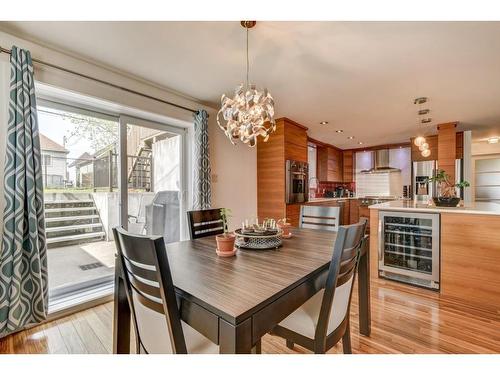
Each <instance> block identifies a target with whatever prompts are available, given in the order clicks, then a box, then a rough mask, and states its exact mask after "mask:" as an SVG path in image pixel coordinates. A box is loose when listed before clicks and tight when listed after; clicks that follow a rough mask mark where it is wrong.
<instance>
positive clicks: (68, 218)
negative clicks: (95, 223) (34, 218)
mask: <svg viewBox="0 0 500 375" xmlns="http://www.w3.org/2000/svg"><path fill="white" fill-rule="evenodd" d="M90 219H99V215H84V216H58V217H46V218H45V222H46V223H52V222H54V221H76V220H90Z"/></svg>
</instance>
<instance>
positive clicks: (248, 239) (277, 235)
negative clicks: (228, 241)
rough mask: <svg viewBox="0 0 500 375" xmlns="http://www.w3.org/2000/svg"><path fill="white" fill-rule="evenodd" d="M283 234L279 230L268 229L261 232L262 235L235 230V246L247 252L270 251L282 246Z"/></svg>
mask: <svg viewBox="0 0 500 375" xmlns="http://www.w3.org/2000/svg"><path fill="white" fill-rule="evenodd" d="M282 234H283V232H282V231H281V230H276V229H269V230H266V231H262V233H257V232H256V231H255V232H251V233H247V232H243V233H242V230H241V229H236V230H235V231H234V235H235V236H236V242H235V246H236V247H237V248H239V249H248V250H270V249H277V248H279V247H281V246H282V245H283V239H282Z"/></svg>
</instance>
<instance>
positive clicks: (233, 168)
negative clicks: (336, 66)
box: [0, 32, 257, 223]
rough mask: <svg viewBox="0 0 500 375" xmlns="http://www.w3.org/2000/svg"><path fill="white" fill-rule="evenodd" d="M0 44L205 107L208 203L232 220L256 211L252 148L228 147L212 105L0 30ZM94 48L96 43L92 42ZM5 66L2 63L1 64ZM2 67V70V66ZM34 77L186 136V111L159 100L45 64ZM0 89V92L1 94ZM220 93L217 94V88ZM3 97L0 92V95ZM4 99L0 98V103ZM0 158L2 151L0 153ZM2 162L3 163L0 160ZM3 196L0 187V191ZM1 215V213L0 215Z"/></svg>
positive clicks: (1, 132) (0, 131)
mask: <svg viewBox="0 0 500 375" xmlns="http://www.w3.org/2000/svg"><path fill="white" fill-rule="evenodd" d="M0 45H1V46H2V47H4V48H9V47H11V46H12V45H17V46H19V47H21V48H27V49H29V50H30V51H31V53H32V56H34V57H36V58H38V59H40V60H43V61H46V62H50V63H53V64H56V65H59V66H63V67H65V68H68V69H71V70H74V71H77V72H80V73H83V74H86V75H89V76H92V77H95V78H99V79H102V80H105V81H108V82H111V83H114V84H117V85H120V86H125V87H127V88H129V89H132V90H136V91H139V92H142V93H145V94H148V95H151V96H154V97H158V98H162V99H164V100H168V101H172V102H175V103H177V104H180V105H183V106H187V107H191V108H200V109H205V110H207V112H208V113H209V116H210V117H209V135H210V152H211V165H212V173H213V177H214V178H213V185H212V194H213V199H212V201H213V206H214V207H229V208H231V209H232V210H233V215H234V218H233V223H238V222H241V220H242V218H244V217H250V216H255V215H256V213H257V189H256V185H257V182H256V181H257V160H256V151H255V149H250V148H248V146H246V145H241V144H239V145H237V146H233V145H232V144H231V143H230V142H229V140H228V139H227V138H226V137H225V135H224V134H223V133H222V132H221V131H220V129H219V128H218V127H217V122H216V113H217V112H216V111H217V109H216V108H212V107H211V106H209V105H206V104H204V103H201V102H199V101H197V100H196V99H195V98H190V97H188V96H185V95H182V94H179V93H175V92H173V91H171V90H169V89H168V88H165V87H161V86H159V85H157V84H155V83H152V82H147V81H144V80H141V79H138V78H136V77H132V76H130V75H126V74H124V73H121V72H118V71H115V70H113V69H112V68H109V67H103V66H100V65H99V64H97V63H94V62H89V61H83V60H80V59H78V58H75V57H73V56H69V55H67V54H64V53H61V52H59V51H54V50H51V49H49V48H46V47H43V46H41V45H38V44H35V43H32V42H29V41H26V40H23V39H21V38H17V37H15V36H13V35H10V34H7V33H4V32H0ZM96 48H98V44H97V45H96ZM0 58H1V61H8V56H7V55H6V54H0ZM7 69H8V66H7ZM7 72H8V70H7ZM35 79H36V80H38V81H40V82H43V83H46V84H48V85H51V86H55V87H60V88H64V89H66V90H70V91H74V92H78V93H81V94H84V95H88V96H91V97H95V98H99V99H101V100H105V101H108V102H110V103H117V107H118V108H119V109H120V110H121V111H123V112H122V113H126V114H130V115H137V113H141V115H142V117H145V118H148V119H151V120H156V121H158V120H160V119H168V120H169V122H170V123H171V124H172V125H178V126H187V125H186V124H189V125H188V129H190V132H189V137H192V125H190V124H192V122H193V119H192V114H191V113H189V112H187V111H184V110H181V109H177V108H175V107H172V106H168V105H165V104H163V103H160V102H157V101H154V100H150V99H147V98H144V97H141V96H137V95H134V94H132V93H127V92H123V91H121V90H118V89H115V88H113V87H109V86H106V85H102V84H99V83H97V82H94V81H91V80H87V79H84V78H79V77H77V76H74V75H71V74H68V73H64V72H61V71H58V70H54V69H51V68H42V67H40V66H39V65H36V66H35ZM3 94H4V93H3ZM217 94H220V93H217ZM2 97H3V96H0V99H1V98H2ZM4 104H5V100H2V103H1V105H2V106H3V105H4ZM5 124H6V121H5V122H2V124H1V129H0V139H1V140H2V141H3V142H4V139H5V137H4V134H5ZM1 155H2V157H3V155H4V152H1ZM1 165H2V166H3V162H2V164H1ZM1 194H2V196H3V188H2V192H1ZM0 216H2V215H0Z"/></svg>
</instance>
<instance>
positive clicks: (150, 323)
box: [113, 228, 187, 353]
mask: <svg viewBox="0 0 500 375" xmlns="http://www.w3.org/2000/svg"><path fill="white" fill-rule="evenodd" d="M113 235H114V238H115V244H116V247H117V250H118V257H119V260H120V263H121V268H122V269H121V272H122V277H123V279H124V280H125V285H126V288H125V289H126V293H127V299H128V303H129V305H130V310H131V312H132V320H133V323H134V329H135V333H136V338H137V345H138V352H145V353H186V352H187V350H186V342H185V339H184V334H183V331H182V325H181V320H180V314H179V309H178V307H177V301H176V296H175V289H174V284H173V283H172V275H171V273H170V267H169V264H168V258H167V252H166V249H165V243H164V240H163V237H146V236H140V235H132V234H129V233H127V232H126V231H125V230H124V229H122V228H113Z"/></svg>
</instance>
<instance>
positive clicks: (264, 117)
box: [217, 21, 276, 147]
mask: <svg viewBox="0 0 500 375" xmlns="http://www.w3.org/2000/svg"><path fill="white" fill-rule="evenodd" d="M255 24H256V22H255V21H241V26H243V27H244V28H245V29H246V34H247V35H246V37H247V49H246V67H247V70H246V72H247V75H246V81H245V84H240V85H239V86H238V87H236V89H235V91H234V96H233V97H232V98H230V97H227V96H226V95H225V94H222V97H221V109H220V110H219V112H218V113H217V123H218V124H219V127H220V128H221V129H222V130H223V131H224V133H225V134H226V136H227V137H228V138H229V140H230V141H231V143H232V144H235V142H234V140H235V139H239V140H240V141H241V142H243V143H245V144H248V145H249V146H250V147H254V146H255V145H256V144H257V137H258V136H261V137H262V138H263V141H264V142H266V141H267V140H268V139H269V135H270V134H271V133H272V132H274V131H275V130H276V123H275V121H274V118H273V117H274V99H273V97H272V96H271V94H270V93H269V91H267V89H264V90H263V91H259V90H258V89H257V88H256V86H255V85H254V84H250V83H249V81H248V72H249V63H248V30H249V29H250V28H252V27H254V26H255Z"/></svg>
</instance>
